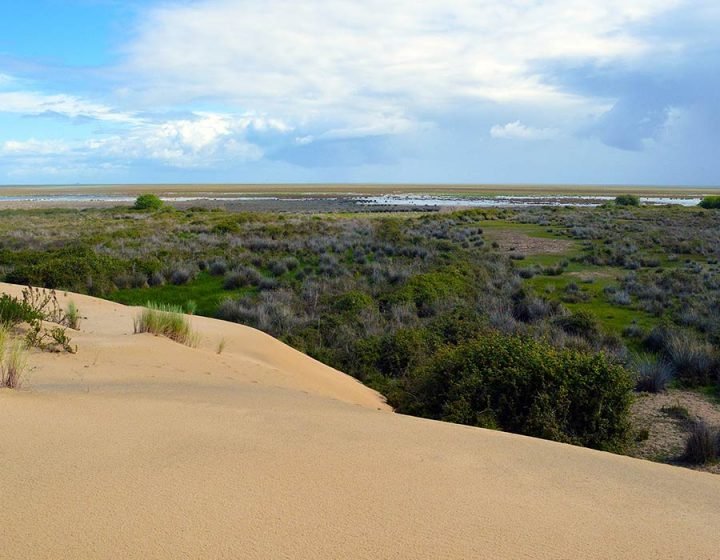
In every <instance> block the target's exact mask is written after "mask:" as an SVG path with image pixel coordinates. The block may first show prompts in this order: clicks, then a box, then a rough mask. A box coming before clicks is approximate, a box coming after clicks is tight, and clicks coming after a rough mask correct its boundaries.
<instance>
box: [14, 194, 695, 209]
mask: <svg viewBox="0 0 720 560" xmlns="http://www.w3.org/2000/svg"><path fill="white" fill-rule="evenodd" d="M161 198H162V199H163V200H165V201H168V202H233V203H237V202H240V203H241V202H250V201H263V200H264V201H277V200H284V201H312V200H325V201H328V200H342V201H346V202H348V203H350V204H355V205H360V206H369V207H376V206H412V207H458V208H460V207H465V208H467V207H476V208H497V207H527V206H586V207H592V206H599V205H601V204H605V203H607V202H610V201H612V200H614V198H615V197H614V196H592V195H562V194H559V195H546V194H545V195H507V196H483V195H468V196H462V197H458V196H449V195H448V196H444V195H434V194H432V195H431V194H427V195H425V194H388V195H380V196H363V195H350V194H348V195H338V196H336V197H333V198H329V197H317V196H313V195H305V196H294V197H279V196H260V195H258V196H252V195H237V194H234V193H231V192H228V193H213V194H201V193H198V194H195V195H189V196H188V195H186V194H178V195H177V196H176V195H174V194H169V195H166V196H161ZM134 200H135V196H129V195H123V194H101V193H87V194H80V193H78V194H66V193H63V194H52V193H44V194H42V195H37V194H27V195H8V196H2V195H0V204H2V203H30V204H42V205H48V206H51V205H53V204H56V203H57V204H62V205H67V204H73V203H77V204H78V205H82V204H86V203H93V204H128V203H131V202H134ZM640 200H641V201H642V203H643V204H648V205H662V204H678V205H681V206H697V205H698V204H699V203H700V200H701V198H700V197H681V196H677V197H672V196H665V197H660V196H657V197H655V196H649V197H641V198H640Z"/></svg>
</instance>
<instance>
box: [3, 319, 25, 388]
mask: <svg viewBox="0 0 720 560" xmlns="http://www.w3.org/2000/svg"><path fill="white" fill-rule="evenodd" d="M26 372H27V347H26V345H25V344H24V343H23V342H22V341H21V340H13V339H12V338H11V336H10V333H9V331H8V329H7V328H4V327H0V387H6V388H8V389H18V388H20V386H21V385H22V381H23V377H24V376H25V373H26Z"/></svg>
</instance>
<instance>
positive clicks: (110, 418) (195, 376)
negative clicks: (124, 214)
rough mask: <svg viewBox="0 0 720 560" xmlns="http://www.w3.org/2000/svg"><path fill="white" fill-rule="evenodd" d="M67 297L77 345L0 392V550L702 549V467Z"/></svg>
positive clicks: (456, 552)
mask: <svg viewBox="0 0 720 560" xmlns="http://www.w3.org/2000/svg"><path fill="white" fill-rule="evenodd" d="M20 289H21V288H20V287H16V286H9V285H0V291H6V292H10V293H13V294H18V293H19V290H20ZM71 297H72V299H73V300H74V301H75V302H76V303H77V305H78V307H79V308H80V312H81V314H82V315H84V316H86V317H87V319H85V320H84V321H83V323H82V324H81V332H79V333H76V334H75V335H74V342H77V344H78V347H79V351H78V354H76V355H51V354H40V353H33V354H32V355H31V365H32V366H33V367H34V370H33V371H32V374H31V377H30V383H29V385H28V387H27V388H26V389H25V390H22V391H10V390H0V426H2V429H1V430H0V464H2V468H1V469H0V504H2V515H3V522H2V525H3V538H2V543H1V545H0V558H2V559H5V558H7V559H19V558H48V559H50V558H138V559H139V558H158V559H176V558H248V559H255V558H367V559H371V558H372V559H375V558H438V559H442V558H488V559H489V558H547V559H550V558H598V559H599V558H641V559H642V558H688V559H689V558H693V559H698V558H708V559H710V558H716V557H717V551H718V549H719V547H720V535H719V532H718V530H717V529H718V527H720V477H717V476H713V475H709V474H705V473H698V472H694V471H690V470H685V469H680V468H676V467H670V466H666V465H660V464H654V463H650V462H646V461H640V460H637V459H631V458H628V457H621V456H616V455H611V454H607V453H600V452H596V451H592V450H587V449H580V448H575V447H571V446H567V445H561V444H557V443H552V442H547V441H542V440H536V439H532V438H526V437H520V436H515V435H511V434H504V433H500V432H492V431H488V430H482V429H478V428H469V427H464V426H457V425H451V424H443V423H439V422H433V421H428V420H423V419H418V418H410V417H405V416H401V415H396V414H392V413H391V412H390V411H389V407H387V405H386V404H385V403H384V401H383V399H382V397H381V396H379V395H378V394H377V393H375V392H373V391H371V390H370V389H368V388H366V387H364V386H362V385H361V384H359V383H358V382H357V381H355V380H354V379H352V378H350V377H348V376H346V375H345V374H342V373H340V372H337V371H336V370H333V369H332V368H329V367H327V366H324V365H322V364H320V363H318V362H316V361H314V360H312V359H310V358H308V357H307V356H304V355H303V354H300V353H298V352H296V351H295V350H293V349H291V348H288V347H287V346H285V345H283V344H282V343H280V342H278V341H276V340H274V339H272V338H271V337H269V336H267V335H265V334H263V333H260V332H258V331H256V330H253V329H250V328H247V327H243V326H240V325H234V324H229V323H224V322H220V321H215V320H212V319H206V318H201V317H194V318H193V319H192V321H193V325H194V327H195V329H196V330H197V331H198V332H199V333H200V335H201V336H202V342H201V344H200V347H199V348H188V347H184V346H182V345H180V344H177V343H174V342H172V341H170V340H167V339H164V338H160V337H155V336H152V335H147V334H143V335H134V334H132V317H133V315H134V313H135V312H136V311H135V310H133V309H132V308H127V307H124V306H121V305H117V304H114V303H110V302H105V301H102V300H97V299H94V298H89V297H86V296H79V295H72V296H71ZM223 338H224V339H225V341H226V345H225V349H224V351H223V352H222V353H221V354H217V353H216V347H217V344H218V343H219V340H220V339H223Z"/></svg>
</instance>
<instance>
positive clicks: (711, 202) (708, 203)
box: [700, 196, 720, 209]
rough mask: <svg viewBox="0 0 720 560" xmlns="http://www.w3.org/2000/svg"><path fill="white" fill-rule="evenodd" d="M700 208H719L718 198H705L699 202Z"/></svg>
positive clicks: (719, 201)
mask: <svg viewBox="0 0 720 560" xmlns="http://www.w3.org/2000/svg"><path fill="white" fill-rule="evenodd" d="M700 207H701V208H708V209H713V208H720V196H706V197H704V198H703V199H702V200H701V201H700Z"/></svg>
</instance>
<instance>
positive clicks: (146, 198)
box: [133, 194, 163, 210]
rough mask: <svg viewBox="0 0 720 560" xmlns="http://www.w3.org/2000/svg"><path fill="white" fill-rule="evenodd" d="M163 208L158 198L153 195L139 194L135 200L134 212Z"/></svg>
mask: <svg viewBox="0 0 720 560" xmlns="http://www.w3.org/2000/svg"><path fill="white" fill-rule="evenodd" d="M162 206H163V201H162V200H160V197H158V196H156V195H154V194H141V195H140V196H138V197H137V198H136V199H135V204H134V205H133V208H135V210H159V209H160V208H162Z"/></svg>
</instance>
